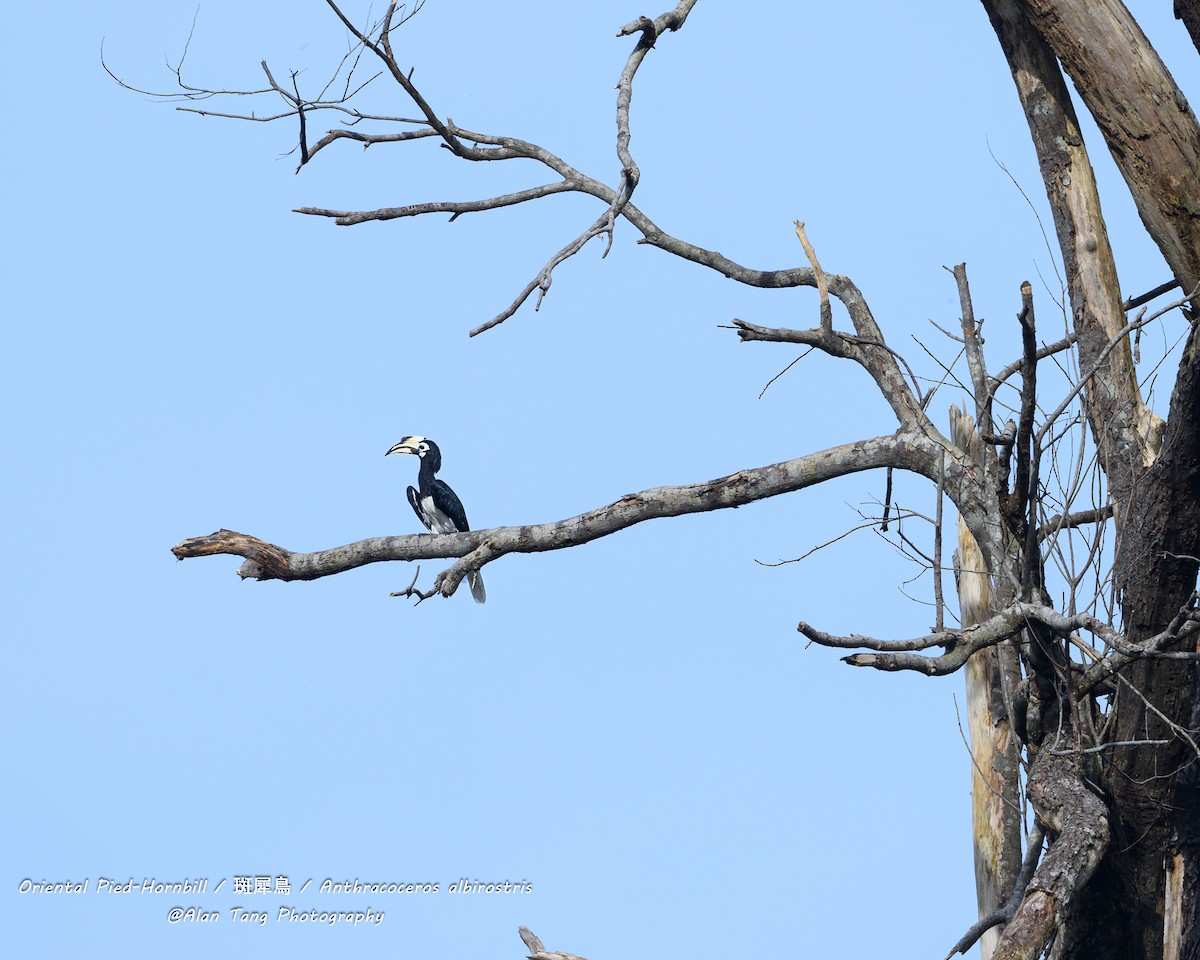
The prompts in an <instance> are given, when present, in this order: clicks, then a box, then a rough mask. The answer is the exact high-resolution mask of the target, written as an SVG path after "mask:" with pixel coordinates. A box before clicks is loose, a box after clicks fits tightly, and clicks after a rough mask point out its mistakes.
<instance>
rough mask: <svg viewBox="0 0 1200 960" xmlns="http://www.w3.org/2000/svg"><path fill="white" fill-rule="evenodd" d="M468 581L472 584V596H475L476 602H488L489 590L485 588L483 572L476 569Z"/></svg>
mask: <svg viewBox="0 0 1200 960" xmlns="http://www.w3.org/2000/svg"><path fill="white" fill-rule="evenodd" d="M468 582H469V583H470V584H471V596H473V597H474V598H475V602H476V603H486V602H487V591H486V590H484V589H483V574H481V573H480V572H479V571H478V570H476V571H475V572H474V573H472V574H471V575H470V577H469V578H468Z"/></svg>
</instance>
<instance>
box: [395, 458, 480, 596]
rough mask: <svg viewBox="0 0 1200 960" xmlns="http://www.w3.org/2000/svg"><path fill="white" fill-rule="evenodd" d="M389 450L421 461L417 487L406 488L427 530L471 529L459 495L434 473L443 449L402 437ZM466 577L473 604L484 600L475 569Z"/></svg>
mask: <svg viewBox="0 0 1200 960" xmlns="http://www.w3.org/2000/svg"><path fill="white" fill-rule="evenodd" d="M391 453H412V454H415V455H416V456H417V457H419V458H420V460H421V467H420V469H419V470H418V471H417V486H415V487H409V488H408V502H409V503H410V504H411V505H412V508H413V513H415V514H416V515H417V517H418V519H420V521H421V523H423V524H425V526H426V528H427V529H429V530H432V531H433V532H434V533H462V532H464V531H466V530H470V529H471V527H470V525H469V524H468V523H467V512H466V510H464V509H463V505H462V501H461V500H459V499H458V494H456V493H455V492H454V491H453V490H452V489H450V485H449V484H448V483H446V482H445V481H444V480H439V479H438V478H437V477H436V476H435V474H436V473H437V472H438V471H439V470H440V469H441V468H442V451H441V450H440V449H439V448H438V445H437V444H436V443H434V442H433V441H432V440H429V439H427V438H425V437H415V436H414V437H405V438H404V439H403V440H401V441H400V442H399V443H397V444H394V445H393V446H392V447H391V449H389V450H388V454H391ZM386 455H387V454H385V456H386ZM468 580H469V582H470V587H471V596H473V597H474V598H475V602H476V603H483V602H484V601H485V600H486V599H487V593H486V592H485V591H484V589H483V577H482V576H481V575H480V574H479V572H478V571H475V572H474V573H472V574H470V575H469V577H468Z"/></svg>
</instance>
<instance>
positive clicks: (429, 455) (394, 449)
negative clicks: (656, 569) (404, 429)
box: [384, 436, 442, 471]
mask: <svg viewBox="0 0 1200 960" xmlns="http://www.w3.org/2000/svg"><path fill="white" fill-rule="evenodd" d="M393 453H411V454H415V455H416V456H418V457H420V458H421V459H422V460H428V461H429V462H430V464H431V465H432V466H433V469H434V470H435V471H436V470H437V469H438V468H439V467H441V465H442V452H441V451H440V450H439V449H438V445H437V444H436V443H434V442H433V441H432V440H428V439H426V438H425V437H415V436H414V437H405V438H404V439H403V440H401V441H400V442H399V443H394V444H392V446H391V447H390V448H389V449H388V452H387V453H385V454H384V456H385V457H386V456H389V455H390V454H393Z"/></svg>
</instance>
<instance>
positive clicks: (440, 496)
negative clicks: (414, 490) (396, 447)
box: [409, 478, 471, 533]
mask: <svg viewBox="0 0 1200 960" xmlns="http://www.w3.org/2000/svg"><path fill="white" fill-rule="evenodd" d="M410 489H411V488H410ZM411 498H412V494H409V499H411ZM433 502H434V503H435V504H436V505H437V508H438V509H439V510H441V511H442V513H444V514H445V515H446V516H447V517H448V518H449V519H450V522H451V523H452V524H454V529H455V530H458V531H459V532H460V533H461V532H462V531H464V530H470V529H471V527H470V525H469V524H468V523H467V511H466V510H464V509H463V505H462V501H461V500H459V499H458V494H457V493H455V492H454V491H453V490H451V489H450V484H448V483H446V482H445V481H444V480H438V479H437V478H434V481H433Z"/></svg>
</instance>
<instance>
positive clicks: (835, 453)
mask: <svg viewBox="0 0 1200 960" xmlns="http://www.w3.org/2000/svg"><path fill="white" fill-rule="evenodd" d="M932 459H933V457H932V455H931V448H930V445H929V442H928V440H927V439H926V438H924V437H920V436H915V435H912V434H905V433H898V434H895V435H893V436H888V437H876V438H874V439H871V440H861V441H858V442H855V443H848V444H844V445H842V446H839V447H832V448H830V449H828V450H823V451H821V452H819V453H812V454H809V455H807V456H804V457H798V458H797V459H795V460H787V461H785V462H783V463H775V464H771V465H769V466H765V467H757V468H754V469H748V470H739V471H738V472H737V473H734V474H730V475H729V476H725V477H720V478H718V479H715V480H710V481H707V482H706V483H696V484H690V485H687V486H678V487H656V488H654V489H652V490H645V491H643V492H641V493H631V494H627V495H626V496H624V497H622V498H621V499H619V500H617V501H616V502H615V503H610V504H608V505H606V506H603V507H599V508H598V509H595V510H590V511H588V512H587V513H583V514H580V515H579V516H576V517H571V518H569V519H566V520H559V521H557V522H553V523H542V524H535V525H530V526H520V527H493V528H492V529H489V530H473V531H471V532H469V533H454V534H413V535H409V536H397V537H373V538H371V539H368V540H360V541H358V542H357V543H351V544H347V545H346V546H341V547H334V548H332V549H330V550H320V551H317V552H314V553H298V552H294V551H291V550H286V549H284V548H283V547H279V546H276V545H275V544H271V543H267V542H265V541H263V540H259V539H258V538H256V537H251V536H248V535H246V534H242V533H235V532H233V531H231V530H218V531H217V532H216V533H213V534H210V535H208V536H205V537H194V538H192V539H189V540H184V541H183V542H182V543H180V544H177V545H176V546H175V547H173V548H172V553H174V554H175V556H176V557H177V558H179V559H180V560H185V559H189V558H192V557H207V556H215V555H218V554H229V555H233V556H239V557H243V558H244V559H245V561H246V562H245V563H243V564H242V566H241V567H240V568H239V569H238V575H239V576H241V577H243V578H252V579H257V580H316V579H318V578H320V577H327V576H332V575H334V574H338V573H343V572H345V571H347V570H352V569H354V568H355V567H361V566H364V565H366V564H369V563H379V562H382V561H388V560H429V559H440V558H451V557H461V558H462V559H461V560H460V561H458V562H457V563H455V564H454V565H453V566H452V567H451V568H450V569H449V570H448V571H446V573H445V574H444V575H443V578H441V579H442V582H441V584H440V590H441V592H442V593H443V594H444V595H446V596H449V595H450V594H452V593H453V592H454V590H455V589H456V588H457V586H458V584H459V583H460V582H461V581H462V578H463V577H465V576H466V575H467V574H468V573H469V572H471V571H472V570H477V569H479V568H480V567H481V566H483V565H484V564H485V563H487V562H489V561H491V560H493V559H496V558H498V557H502V556H504V555H505V554H509V553H535V552H541V551H545V550H560V549H563V548H565V547H573V546H578V545H579V544H583V543H587V542H589V541H591V540H596V539H599V538H600V537H605V536H609V535H610V534H613V533H616V532H617V531H619V530H623V529H625V528H627V527H631V526H633V525H634V524H637V523H641V522H643V521H645V520H651V519H654V518H657V517H677V516H682V515H684V514H689V513H704V512H707V511H710V510H720V509H724V508H728V507H740V506H743V505H745V504H748V503H753V502H755V501H757V500H764V499H767V498H769V497H775V496H779V495H780V494H784V493H791V492H794V491H796V490H802V489H804V488H805V487H810V486H814V485H816V484H819V483H823V482H824V481H826V480H830V479H832V478H834V477H840V476H846V475H847V474H851V473H857V472H860V471H863V470H871V469H875V468H879V467H888V466H892V467H898V468H900V469H907V470H912V471H914V472H917V473H922V474H925V475H929V474H930V473H932V472H933V470H934V469H935V468H934V466H933V464H932V462H931V461H932Z"/></svg>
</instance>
